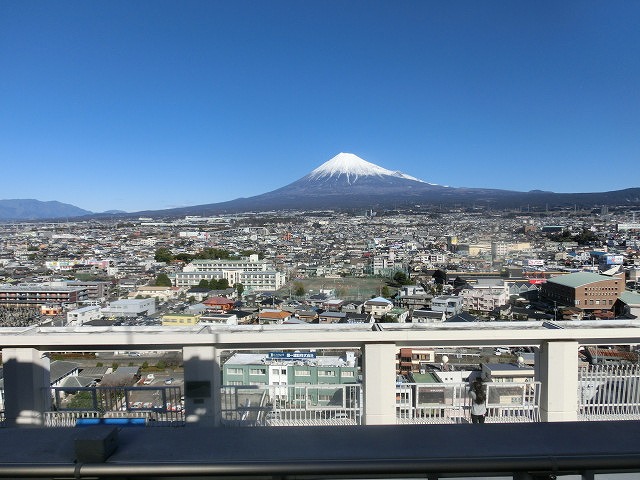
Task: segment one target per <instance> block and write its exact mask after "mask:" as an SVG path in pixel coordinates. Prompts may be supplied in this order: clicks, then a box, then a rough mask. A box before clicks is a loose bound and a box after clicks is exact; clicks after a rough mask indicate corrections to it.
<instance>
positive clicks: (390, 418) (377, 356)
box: [362, 343, 397, 425]
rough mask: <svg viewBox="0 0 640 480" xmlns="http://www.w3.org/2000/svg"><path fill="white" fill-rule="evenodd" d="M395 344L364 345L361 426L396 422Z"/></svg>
mask: <svg viewBox="0 0 640 480" xmlns="http://www.w3.org/2000/svg"><path fill="white" fill-rule="evenodd" d="M396 350H397V349H396V345H395V344H394V343H367V344H365V345H364V349H363V353H364V355H363V356H364V361H363V384H364V385H363V387H364V388H363V389H364V418H363V422H362V423H363V424H364V425H393V424H395V423H396Z"/></svg>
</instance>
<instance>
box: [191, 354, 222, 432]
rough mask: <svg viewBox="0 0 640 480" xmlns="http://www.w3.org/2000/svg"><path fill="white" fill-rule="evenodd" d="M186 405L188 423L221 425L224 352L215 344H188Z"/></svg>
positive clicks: (209, 425)
mask: <svg viewBox="0 0 640 480" xmlns="http://www.w3.org/2000/svg"><path fill="white" fill-rule="evenodd" d="M182 359H183V365H184V408H185V420H186V424H187V426H188V425H197V426H207V427H219V426H220V425H221V407H222V403H221V392H220V388H221V386H222V385H221V384H222V380H221V373H220V352H219V350H218V349H217V348H216V347H214V346H208V345H207V346H185V347H183V349H182Z"/></svg>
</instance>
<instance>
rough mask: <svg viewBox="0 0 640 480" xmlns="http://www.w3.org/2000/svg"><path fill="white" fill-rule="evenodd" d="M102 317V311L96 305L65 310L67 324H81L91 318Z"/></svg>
mask: <svg viewBox="0 0 640 480" xmlns="http://www.w3.org/2000/svg"><path fill="white" fill-rule="evenodd" d="M100 318H102V311H101V309H100V307H99V306H98V305H92V306H89V307H82V308H77V309H75V310H70V311H68V312H67V324H68V325H76V326H79V327H80V326H82V325H84V324H85V323H86V322H90V321H91V320H98V319H100Z"/></svg>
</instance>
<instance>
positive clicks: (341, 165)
mask: <svg viewBox="0 0 640 480" xmlns="http://www.w3.org/2000/svg"><path fill="white" fill-rule="evenodd" d="M418 204H419V205H423V206H426V205H437V206H441V207H443V208H445V207H451V206H476V207H477V206H487V207H491V208H517V207H525V208H527V207H543V208H544V207H558V206H565V207H566V206H571V207H574V206H589V207H593V206H594V205H603V204H607V205H640V188H630V189H626V190H618V191H615V192H604V193H553V192H543V191H540V190H533V191H530V192H517V191H511V190H498V189H486V188H458V187H448V186H442V185H437V184H434V183H428V182H426V181H424V180H421V179H419V178H416V177H412V176H410V175H407V174H405V173H402V172H398V171H394V170H388V169H386V168H383V167H380V166H378V165H375V164H373V163H371V162H368V161H366V160H364V159H362V158H360V157H358V156H357V155H354V154H352V153H339V154H338V155H336V156H335V157H333V158H331V159H330V160H328V161H326V162H325V163H323V164H322V165H320V166H319V167H317V168H315V169H314V170H312V171H311V172H310V173H309V174H307V175H305V176H304V177H302V178H300V179H299V180H296V181H294V182H293V183H290V184H288V185H286V186H284V187H281V188H278V189H277V190H273V191H271V192H267V193H263V194H261V195H256V196H253V197H248V198H237V199H235V200H231V201H227V202H220V203H213V204H208V205H196V206H193V207H182V208H176V209H170V210H156V211H144V212H136V213H135V215H140V214H144V215H149V216H160V215H163V216H166V215H175V216H179V215H210V214H220V213H238V212H251V211H255V212H258V211H268V210H323V209H334V210H346V209H363V208H364V209H369V208H372V209H389V208H401V207H410V206H414V205H418Z"/></svg>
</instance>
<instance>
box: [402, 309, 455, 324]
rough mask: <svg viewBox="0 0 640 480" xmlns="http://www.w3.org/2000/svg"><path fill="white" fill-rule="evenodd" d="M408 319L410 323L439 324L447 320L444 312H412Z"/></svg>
mask: <svg viewBox="0 0 640 480" xmlns="http://www.w3.org/2000/svg"><path fill="white" fill-rule="evenodd" d="M410 317H411V322H412V323H440V322H444V321H445V320H446V318H447V317H446V315H445V313H444V312H434V311H433V310H414V311H413V312H412V313H411V315H410Z"/></svg>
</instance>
